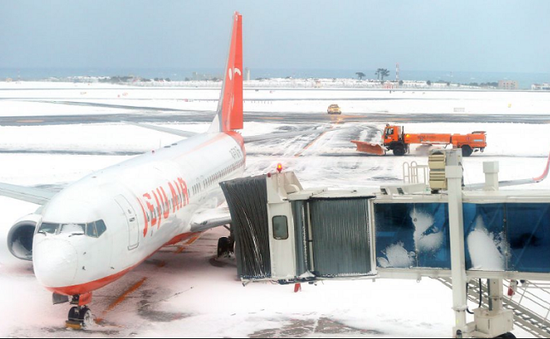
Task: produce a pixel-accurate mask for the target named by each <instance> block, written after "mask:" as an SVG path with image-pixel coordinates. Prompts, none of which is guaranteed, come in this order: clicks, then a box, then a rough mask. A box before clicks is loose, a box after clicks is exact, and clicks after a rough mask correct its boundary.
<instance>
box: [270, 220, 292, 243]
mask: <svg viewBox="0 0 550 339" xmlns="http://www.w3.org/2000/svg"><path fill="white" fill-rule="evenodd" d="M272 220H273V238H275V239H277V240H285V239H288V221H287V219H286V216H285V215H276V216H274V217H273V219H272Z"/></svg>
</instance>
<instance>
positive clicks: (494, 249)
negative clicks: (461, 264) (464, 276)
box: [466, 216, 506, 271]
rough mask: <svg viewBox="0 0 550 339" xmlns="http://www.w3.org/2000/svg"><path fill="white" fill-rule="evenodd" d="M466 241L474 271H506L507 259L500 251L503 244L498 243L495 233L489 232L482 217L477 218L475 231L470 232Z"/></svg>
mask: <svg viewBox="0 0 550 339" xmlns="http://www.w3.org/2000/svg"><path fill="white" fill-rule="evenodd" d="M466 241H467V243H468V251H469V253H470V258H471V259H472V266H473V269H476V270H486V271H504V269H505V265H506V257H505V256H504V255H503V254H502V253H501V251H500V250H499V248H501V247H503V244H500V243H499V242H498V241H497V239H496V237H495V235H494V234H493V233H489V231H487V229H486V228H485V225H484V224H483V219H482V218H481V216H478V217H477V219H476V225H475V229H474V230H473V231H472V232H470V234H469V235H468V238H467V239H466Z"/></svg>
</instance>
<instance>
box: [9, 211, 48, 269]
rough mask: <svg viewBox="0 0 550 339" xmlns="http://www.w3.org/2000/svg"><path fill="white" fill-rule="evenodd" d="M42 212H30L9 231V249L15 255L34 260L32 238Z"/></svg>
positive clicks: (19, 257)
mask: <svg viewBox="0 0 550 339" xmlns="http://www.w3.org/2000/svg"><path fill="white" fill-rule="evenodd" d="M41 217H42V216H41V215H40V214H29V215H26V216H24V217H23V218H21V219H19V220H17V222H16V223H15V224H14V225H13V226H12V227H11V229H10V231H9V233H8V249H9V250H10V252H11V254H13V256H14V257H16V258H18V259H22V260H32V239H33V236H34V230H35V228H36V225H38V222H39V221H40V218H41Z"/></svg>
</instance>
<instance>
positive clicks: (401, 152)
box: [393, 145, 405, 156]
mask: <svg viewBox="0 0 550 339" xmlns="http://www.w3.org/2000/svg"><path fill="white" fill-rule="evenodd" d="M393 155H397V156H402V155H405V147H403V145H397V146H395V147H394V148H393Z"/></svg>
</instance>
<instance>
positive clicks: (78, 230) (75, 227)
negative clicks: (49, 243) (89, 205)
mask: <svg viewBox="0 0 550 339" xmlns="http://www.w3.org/2000/svg"><path fill="white" fill-rule="evenodd" d="M85 227H86V224H62V225H61V233H71V234H85V232H84V229H85Z"/></svg>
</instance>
